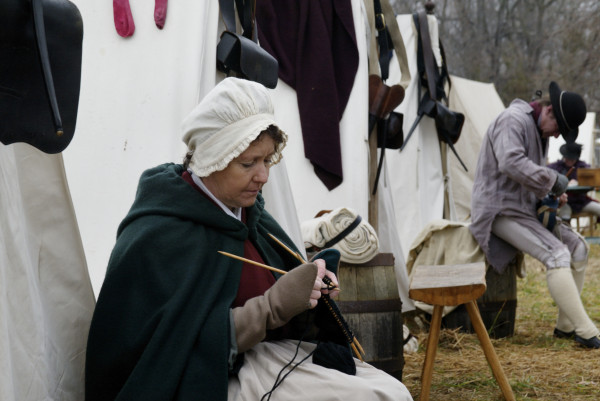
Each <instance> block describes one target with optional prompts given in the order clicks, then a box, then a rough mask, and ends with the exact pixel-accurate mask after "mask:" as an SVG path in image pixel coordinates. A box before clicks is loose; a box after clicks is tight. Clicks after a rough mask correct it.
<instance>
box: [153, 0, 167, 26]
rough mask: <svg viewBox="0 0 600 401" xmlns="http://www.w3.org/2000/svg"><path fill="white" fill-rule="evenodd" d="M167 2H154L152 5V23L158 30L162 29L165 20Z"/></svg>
mask: <svg viewBox="0 0 600 401" xmlns="http://www.w3.org/2000/svg"><path fill="white" fill-rule="evenodd" d="M167 1H168V0H156V1H155V3H154V22H155V23H156V26H157V27H158V29H163V27H164V26H165V20H166V19H167Z"/></svg>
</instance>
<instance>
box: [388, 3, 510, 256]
mask: <svg viewBox="0 0 600 401" xmlns="http://www.w3.org/2000/svg"><path fill="white" fill-rule="evenodd" d="M397 20H398V24H399V26H400V27H401V29H402V36H403V38H404V41H405V44H406V49H407V50H406V51H407V53H408V54H411V55H413V56H412V57H409V67H410V70H411V75H412V77H413V79H412V82H411V83H410V85H409V86H408V88H407V90H406V98H405V100H404V102H402V104H400V106H398V108H397V109H396V111H397V112H400V113H403V114H404V126H403V129H404V132H405V135H406V133H408V132H409V130H410V128H411V126H412V124H413V122H414V121H415V118H416V115H417V106H418V102H419V99H420V97H419V88H418V85H419V82H418V78H417V76H418V74H417V62H416V40H417V38H416V32H415V30H414V28H413V25H412V16H411V15H399V16H397ZM430 31H431V41H432V44H434V46H433V50H434V54H437V55H438V57H437V62H438V65H439V64H440V61H439V57H440V56H439V46H438V45H437V43H438V33H437V22H436V21H435V20H434V21H430ZM436 49H437V50H436ZM450 70H451V66H450ZM392 71H397V69H392ZM450 78H451V82H452V86H451V89H450V91H449V106H450V109H451V110H454V111H457V112H461V113H463V114H464V115H465V123H464V126H463V129H462V132H461V136H460V139H459V140H458V142H457V143H456V144H455V148H456V150H457V152H458V154H459V155H460V157H461V159H462V160H463V162H464V163H465V165H466V166H467V169H468V172H466V171H465V170H464V169H463V167H462V166H461V165H460V163H459V162H458V159H457V158H456V156H455V155H454V154H453V153H452V152H450V151H449V150H447V149H446V150H445V152H444V153H446V154H447V155H448V156H447V160H448V172H447V174H446V175H444V173H443V168H442V160H443V157H444V156H443V154H442V152H441V146H443V147H447V145H440V142H439V141H438V138H437V134H436V128H435V123H434V121H433V119H431V118H429V117H423V119H422V120H421V121H420V123H419V125H418V126H417V128H416V129H415V132H414V133H413V135H412V137H411V138H410V139H409V141H408V144H407V145H406V147H405V148H404V150H402V151H401V152H400V151H398V150H396V151H394V150H391V151H388V152H386V160H387V168H388V171H389V172H390V176H391V177H394V178H393V179H390V178H387V179H386V184H385V185H388V186H389V187H390V188H391V193H392V196H393V197H394V199H395V202H394V205H393V207H394V211H395V216H396V227H397V228H398V232H399V236H400V242H401V247H402V249H403V252H404V259H405V260H406V259H407V257H408V252H409V250H410V248H411V245H412V243H413V241H414V240H415V238H416V237H417V236H418V234H419V233H420V231H421V230H422V229H423V228H424V227H425V226H426V225H427V224H428V223H429V222H432V221H435V220H439V219H442V218H444V197H445V196H446V197H447V201H448V204H449V212H450V213H449V215H448V216H445V218H446V219H448V220H455V221H465V220H467V219H468V218H469V216H470V209H471V205H470V204H471V186H472V184H473V178H474V174H475V166H476V164H477V157H478V154H479V147H480V146H481V141H482V138H483V136H484V135H485V131H486V130H487V126H488V125H489V123H490V122H491V121H492V120H493V119H494V118H495V117H496V116H497V115H498V114H499V113H500V112H501V111H502V110H503V109H504V105H503V104H502V101H501V99H500V97H499V95H498V93H497V92H496V90H495V88H494V85H493V84H488V83H482V82H477V81H472V80H468V79H465V78H460V77H456V76H451V77H450ZM397 80H398V77H397V76H395V75H392V74H390V82H392V83H393V82H396V81H397Z"/></svg>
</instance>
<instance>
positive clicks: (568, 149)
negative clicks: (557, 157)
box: [560, 142, 583, 160]
mask: <svg viewBox="0 0 600 401" xmlns="http://www.w3.org/2000/svg"><path fill="white" fill-rule="evenodd" d="M582 147H583V145H581V144H580V143H577V142H570V143H565V144H563V145H562V146H561V147H560V154H561V155H563V157H564V158H565V159H570V160H579V158H580V157H581V148H582Z"/></svg>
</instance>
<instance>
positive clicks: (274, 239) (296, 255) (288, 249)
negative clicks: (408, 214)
mask: <svg viewBox="0 0 600 401" xmlns="http://www.w3.org/2000/svg"><path fill="white" fill-rule="evenodd" d="M268 235H269V237H271V238H272V239H273V241H275V242H277V243H278V244H279V245H281V247H282V248H283V249H285V250H286V251H288V252H289V253H291V254H292V255H293V256H294V257H295V258H296V259H298V260H299V261H300V263H306V260H304V259H303V258H302V256H300V255H299V254H298V252H294V251H293V250H292V249H290V248H289V247H288V246H287V245H286V244H284V243H283V242H281V241H279V240H278V239H277V237H275V236H274V235H273V234H271V233H269V234H268Z"/></svg>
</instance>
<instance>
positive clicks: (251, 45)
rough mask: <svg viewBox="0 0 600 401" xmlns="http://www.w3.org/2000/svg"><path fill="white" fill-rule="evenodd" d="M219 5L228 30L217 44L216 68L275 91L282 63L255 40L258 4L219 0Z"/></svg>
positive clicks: (239, 0)
mask: <svg viewBox="0 0 600 401" xmlns="http://www.w3.org/2000/svg"><path fill="white" fill-rule="evenodd" d="M234 1H235V3H236V5H237V9H238V15H239V16H240V21H241V22H242V27H243V34H242V35H240V34H237V33H235V30H236V29H235V27H236V23H235V12H234V8H233V3H234ZM219 5H220V7H221V15H222V16H223V21H224V22H225V26H226V28H227V30H226V31H224V32H223V34H221V39H220V40H219V43H218V44H217V69H218V70H219V71H221V72H224V73H225V74H227V76H237V77H239V78H245V79H248V80H250V81H255V82H258V83H261V84H263V85H264V86H266V87H267V88H270V89H273V88H275V87H276V86H277V80H278V74H279V64H278V62H277V60H276V59H275V58H274V57H273V56H271V55H270V54H269V53H267V51H266V50H265V49H263V48H262V47H260V46H259V45H258V43H257V42H256V41H255V40H256V32H255V30H254V27H255V25H256V24H255V21H256V19H255V14H254V11H255V9H256V7H255V1H250V0H246V1H242V0H220V1H219ZM253 38H254V39H255V40H252V39H253Z"/></svg>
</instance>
